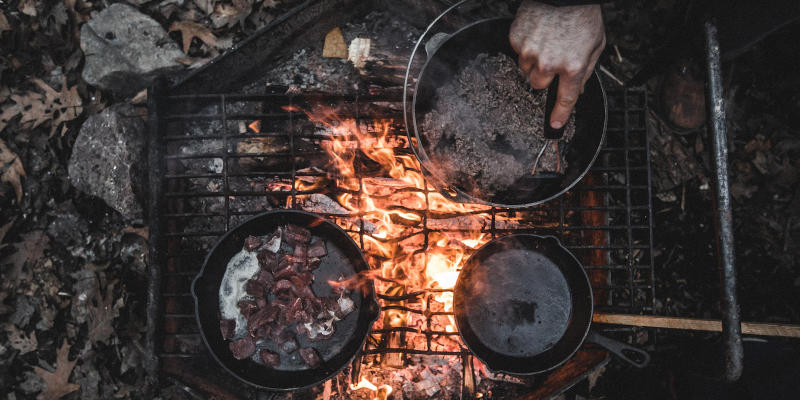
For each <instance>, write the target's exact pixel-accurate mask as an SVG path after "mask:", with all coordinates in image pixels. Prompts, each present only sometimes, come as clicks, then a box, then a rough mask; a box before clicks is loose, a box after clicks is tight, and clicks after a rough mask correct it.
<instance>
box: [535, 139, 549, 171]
mask: <svg viewBox="0 0 800 400" xmlns="http://www.w3.org/2000/svg"><path fill="white" fill-rule="evenodd" d="M546 147H547V142H546V141H545V142H544V144H542V149H541V150H539V154H538V155H536V160H535V161H534V162H533V168H531V175H536V166H537V165H539V159H541V158H542V154H544V149H545V148H546Z"/></svg>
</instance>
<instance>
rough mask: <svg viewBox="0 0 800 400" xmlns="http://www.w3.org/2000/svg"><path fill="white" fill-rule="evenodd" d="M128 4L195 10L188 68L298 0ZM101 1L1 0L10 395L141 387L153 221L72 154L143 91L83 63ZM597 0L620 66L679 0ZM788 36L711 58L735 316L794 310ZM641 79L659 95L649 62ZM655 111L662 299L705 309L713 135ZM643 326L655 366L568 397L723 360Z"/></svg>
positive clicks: (0, 250)
mask: <svg viewBox="0 0 800 400" xmlns="http://www.w3.org/2000/svg"><path fill="white" fill-rule="evenodd" d="M129 3H130V4H132V5H134V6H135V7H137V8H138V9H139V10H140V11H142V12H144V13H145V14H147V15H149V16H151V17H153V18H154V19H156V20H157V21H158V22H159V23H160V24H161V25H162V26H163V27H164V28H165V29H169V28H170V27H171V26H173V24H174V23H175V22H181V21H184V22H185V21H189V22H197V24H198V25H190V28H186V26H187V25H178V26H177V27H176V29H175V30H174V31H173V32H171V34H170V37H171V38H172V39H173V40H175V41H176V42H177V43H180V44H183V45H184V47H183V50H184V52H185V53H186V59H185V60H184V61H185V64H187V65H188V66H189V68H191V67H193V66H194V67H196V66H197V65H199V64H202V63H203V62H205V61H207V60H208V59H210V57H213V56H214V55H216V54H218V53H219V52H220V51H221V50H222V49H224V48H226V47H227V46H230V45H231V43H236V42H238V41H240V40H241V39H243V38H245V37H247V35H249V34H251V33H252V32H254V31H255V30H256V29H257V28H258V27H259V26H263V25H264V24H265V23H267V22H268V21H270V20H271V19H272V18H275V17H276V16H278V15H280V14H281V13H282V12H284V11H285V10H287V9H289V8H290V7H291V6H292V5H293V4H296V3H297V2H296V1H290V0H263V1H261V0H257V1H254V0H233V1H221V0H209V1H164V2H158V1H147V0H134V1H130V2H129ZM105 4H106V2H92V3H89V2H84V1H80V0H78V1H76V0H66V1H64V2H63V3H62V2H50V1H44V0H21V1H11V2H7V5H3V7H2V9H0V267H1V268H0V271H1V274H2V276H1V278H2V279H1V282H0V394H2V395H3V396H4V398H7V399H22V398H34V397H37V396H38V397H39V398H44V399H57V398H61V397H64V398H68V399H74V398H87V399H93V398H104V399H106V398H143V397H144V394H143V393H142V391H141V389H142V387H143V385H144V370H143V366H142V340H143V335H144V330H145V320H144V315H145V312H144V307H145V302H146V296H145V290H144V288H145V286H146V282H147V278H146V266H147V264H146V263H147V260H146V256H145V254H146V252H147V246H148V243H147V236H148V235H147V226H145V225H143V223H142V221H135V220H133V221H131V220H125V219H124V218H123V217H122V216H121V215H119V214H118V213H117V212H116V211H114V210H113V209H111V208H109V207H108V206H106V205H105V203H103V201H102V200H99V199H96V198H92V197H90V196H87V195H84V194H82V193H80V192H78V191H77V190H76V189H75V188H74V187H72V186H71V184H70V183H69V179H68V176H67V169H66V165H67V162H68V160H69V158H70V155H71V153H72V151H71V149H72V146H73V143H74V142H75V138H76V136H77V134H78V130H79V128H80V126H81V123H82V122H83V121H84V120H85V119H86V117H88V116H89V115H92V114H95V113H97V112H99V111H100V110H102V109H104V108H105V107H106V106H108V105H110V104H113V103H116V102H119V101H130V102H133V103H138V105H139V106H140V107H141V105H142V103H141V99H140V98H139V99H136V98H131V99H122V98H114V97H113V95H112V94H111V93H106V92H103V91H100V90H98V89H96V88H93V87H91V86H89V85H87V84H86V83H85V82H84V81H83V80H82V78H81V69H82V67H83V54H82V52H81V50H80V46H79V35H80V29H79V28H80V26H81V25H82V24H83V23H85V22H86V21H87V20H88V19H89V17H90V14H91V12H92V11H97V10H100V9H102V8H104V7H105ZM605 7H606V8H605V11H606V13H605V18H606V22H607V31H608V46H607V49H606V51H605V53H604V55H603V57H602V58H601V64H602V65H604V66H605V67H606V68H607V69H608V70H609V71H610V72H611V73H612V74H614V75H616V76H617V77H618V78H620V79H629V78H631V77H632V76H633V74H634V73H635V72H636V71H637V70H638V69H639V68H641V66H642V65H643V64H644V63H645V62H646V61H647V60H648V59H649V57H651V56H652V55H653V54H655V53H656V52H657V51H658V49H659V46H660V44H661V43H664V41H665V40H666V38H667V37H668V36H669V33H670V31H671V30H672V29H674V25H673V24H671V23H670V21H671V18H673V17H674V15H673V14H672V13H671V12H670V11H671V10H673V9H674V3H673V2H672V1H667V0H661V1H657V2H653V3H650V2H648V4H647V6H646V7H645V6H643V5H640V4H638V2H633V1H619V2H614V3H613V4H609V5H606V6H605ZM181 27H182V28H184V29H180V28H181ZM183 35H189V36H191V37H192V39H190V40H188V41H187V40H186V37H185V36H183ZM798 38H800V27H798V25H797V24H795V25H790V26H788V27H786V28H784V29H783V30H781V31H779V32H778V33H776V34H774V35H773V36H770V37H769V38H768V40H766V41H763V42H761V43H759V44H758V45H756V46H755V47H754V48H753V49H751V50H750V51H749V52H747V53H745V54H744V55H742V56H741V57H739V58H737V59H735V60H733V61H730V62H726V63H725V64H724V66H723V71H724V74H725V93H726V98H727V100H728V109H727V111H728V117H729V120H728V129H729V141H730V146H731V148H730V150H731V152H730V171H731V183H732V195H733V205H734V218H735V235H736V256H737V265H738V277H739V294H740V302H741V309H742V316H743V320H745V321H762V322H781V323H800V189H798V186H799V185H798V183H799V181H800V132H798V131H800V97H799V96H800V90H798V89H800V73H798V70H797V65H800V56H799V55H800V41H799V40H797V39H798ZM701 71H702V68H701ZM648 85H649V87H650V88H651V89H652V90H651V93H654V92H655V91H656V90H657V87H658V77H657V76H656V77H654V78H653V79H651V80H650V81H649V82H648ZM651 106H653V107H655V103H654V102H651ZM652 118H653V121H651V124H652V131H651V132H650V134H651V137H652V138H653V139H651V141H653V142H654V143H656V142H657V141H655V139H656V138H659V140H661V141H660V142H657V143H662V144H667V145H659V146H654V147H653V148H652V151H653V152H654V153H653V160H654V164H653V165H652V167H653V169H654V171H655V170H657V171H669V172H671V173H672V174H671V175H670V177H669V178H668V179H667V178H665V179H663V180H661V179H660V178H659V179H657V180H658V182H657V185H656V188H654V193H655V194H657V196H656V197H655V198H654V207H655V209H654V217H655V226H656V231H655V238H654V241H655V243H656V245H657V249H656V254H655V265H656V283H657V287H656V298H657V299H658V302H657V310H656V311H657V313H658V314H661V315H678V316H687V317H704V318H716V317H718V316H719V306H718V299H719V285H718V280H719V273H718V270H717V264H716V256H715V253H714V243H715V241H714V223H713V217H712V216H713V213H712V212H713V211H712V204H713V181H712V180H711V178H710V177H712V176H713V170H712V168H711V164H710V162H711V160H710V158H709V153H708V149H709V146H710V144H709V141H708V136H707V134H706V132H705V129H704V128H701V129H698V130H696V131H691V132H683V131H680V132H679V131H678V130H675V129H672V128H670V127H669V126H668V125H667V124H664V123H662V121H659V117H658V116H657V113H656V110H655V109H654V110H653V113H652ZM658 160H668V161H670V162H666V161H658ZM676 165H679V166H676ZM657 176H660V175H657ZM656 192H657V193H656ZM652 334H654V335H656V338H657V340H656V341H655V343H656V345H657V347H654V348H652V349H651V350H652V351H653V358H654V363H653V364H654V366H653V367H652V368H648V369H646V370H643V371H635V370H632V369H631V368H628V367H610V368H609V369H608V370H607V371H606V373H605V374H604V375H603V376H602V377H601V378H600V379H599V380H598V381H597V383H596V385H594V387H593V388H591V389H590V388H589V386H588V384H582V385H579V386H578V387H577V388H576V389H575V390H573V391H571V392H570V394H569V396H574V395H576V394H577V395H580V396H582V397H583V398H643V397H646V398H665V399H672V398H686V397H688V396H684V395H683V394H685V393H686V390H687V389H686V385H687V382H696V381H697V380H696V379H695V380H692V379H694V378H690V377H687V376H686V373H685V372H683V371H684V370H685V369H686V368H685V366H686V365H687V364H693V365H695V364H704V363H701V362H700V361H698V359H699V358H700V357H701V355H702V356H706V358H707V359H709V360H712V361H713V360H714V359H718V358H719V357H718V353H714V352H713V351H711V350H713V349H715V345H716V344H717V342H718V341H717V339H716V336H714V335H685V334H667V333H666V332H663V331H654V332H652ZM777 343H779V344H781V345H784V344H786V343H785V342H777ZM787 346H788V347H787V350H786V351H785V352H783V353H782V354H795V353H792V352H797V345H796V343H792V342H788V345H787ZM770 351H771V350H770ZM748 354H750V353H748ZM761 354H772V353H769V351H767V350H764V351H762V352H761ZM795 359H800V358H797V357H795ZM748 360H758V357H749V358H748ZM771 360H772V361H774V362H777V361H775V360H777V359H771ZM767 361H769V359H768V360H767ZM615 365H616V364H615ZM784 365H790V364H784ZM748 382H749V381H748ZM773 386H774V385H773ZM698 387H699V386H698ZM158 390H159V393H160V396H161V397H162V398H184V396H185V394H184V392H182V391H181V390H180V388H179V387H178V386H176V385H173V384H171V383H170V382H169V381H165V382H163V386H162V387H160V388H158Z"/></svg>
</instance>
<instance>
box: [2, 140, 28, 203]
mask: <svg viewBox="0 0 800 400" xmlns="http://www.w3.org/2000/svg"><path fill="white" fill-rule="evenodd" d="M0 173H2V175H0V182H6V183H8V184H10V185H11V186H13V187H14V192H15V193H16V194H17V203H19V202H20V201H22V182H20V178H24V177H26V176H27V175H25V168H23V167H22V161H20V159H19V157H18V156H17V155H16V154H14V152H12V151H11V149H9V148H8V146H6V143H5V142H4V141H3V139H0Z"/></svg>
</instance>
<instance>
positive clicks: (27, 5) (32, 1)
mask: <svg viewBox="0 0 800 400" xmlns="http://www.w3.org/2000/svg"><path fill="white" fill-rule="evenodd" d="M17 9H18V10H19V11H20V12H22V13H23V14H25V15H29V16H31V17H35V16H36V15H37V14H38V13H37V12H36V0H20V2H19V3H18V4H17Z"/></svg>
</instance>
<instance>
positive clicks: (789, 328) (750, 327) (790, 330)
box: [592, 313, 800, 338]
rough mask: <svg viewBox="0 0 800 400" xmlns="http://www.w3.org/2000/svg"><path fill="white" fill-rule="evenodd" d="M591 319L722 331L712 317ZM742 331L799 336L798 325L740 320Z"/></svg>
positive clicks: (606, 316) (618, 316)
mask: <svg viewBox="0 0 800 400" xmlns="http://www.w3.org/2000/svg"><path fill="white" fill-rule="evenodd" d="M592 321H594V322H595V323H597V324H612V325H628V326H642V327H650V328H665V329H685V330H690V331H710V332H722V322H721V321H719V320H713V319H695V318H675V317H656V316H652V315H627V314H604V313H594V316H593V317H592ZM742 333H743V334H745V335H759V336H782V337H794V338H800V325H788V324H763V323H756V322H742Z"/></svg>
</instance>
